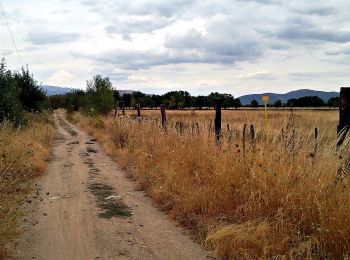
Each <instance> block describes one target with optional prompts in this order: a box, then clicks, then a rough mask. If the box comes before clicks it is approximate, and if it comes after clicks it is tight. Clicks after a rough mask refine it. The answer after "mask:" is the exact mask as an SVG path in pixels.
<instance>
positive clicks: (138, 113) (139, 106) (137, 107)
mask: <svg viewBox="0 0 350 260" xmlns="http://www.w3.org/2000/svg"><path fill="white" fill-rule="evenodd" d="M136 109H137V119H139V120H140V119H141V105H140V103H137V104H136Z"/></svg>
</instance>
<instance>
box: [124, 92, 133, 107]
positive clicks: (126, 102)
mask: <svg viewBox="0 0 350 260" xmlns="http://www.w3.org/2000/svg"><path fill="white" fill-rule="evenodd" d="M122 100H123V104H124V106H125V107H129V108H130V107H131V94H127V93H125V94H124V95H123V97H122Z"/></svg>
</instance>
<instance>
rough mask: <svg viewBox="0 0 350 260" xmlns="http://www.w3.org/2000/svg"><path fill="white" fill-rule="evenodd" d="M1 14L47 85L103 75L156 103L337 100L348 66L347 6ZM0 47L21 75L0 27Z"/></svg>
mask: <svg viewBox="0 0 350 260" xmlns="http://www.w3.org/2000/svg"><path fill="white" fill-rule="evenodd" d="M3 4H4V6H5V9H6V11H7V16H8V18H9V21H10V25H11V28H12V30H13V33H14V36H15V40H16V42H17V45H18V47H19V49H20V50H21V56H22V58H23V60H24V62H25V63H28V64H29V67H30V69H31V70H32V71H33V73H34V76H35V77H36V78H37V80H38V81H39V82H43V84H53V85H65V86H67V85H68V86H84V85H85V84H84V82H85V80H87V79H89V78H91V77H92V76H93V75H94V74H97V73H102V74H104V75H105V76H110V78H111V80H112V81H113V82H114V83H115V84H117V85H118V88H127V89H131V88H134V89H138V90H143V89H146V90H148V91H153V92H157V93H160V92H164V91H167V90H169V89H172V88H176V89H180V88H183V89H184V90H190V91H193V93H196V94H198V93H204V92H207V91H209V90H217V91H225V92H229V93H232V94H234V95H235V96H237V95H240V94H245V93H249V92H252V91H257V90H259V89H263V90H265V91H276V92H284V91H288V90H292V89H296V88H304V87H308V88H314V89H316V88H318V89H323V90H337V89H338V86H339V82H340V81H342V83H343V82H344V77H343V74H337V73H334V71H346V69H347V67H348V65H349V61H348V55H349V54H350V51H349V50H350V48H349V46H350V45H349V44H350V25H349V24H350V23H349V20H350V18H349V15H348V13H349V11H350V2H348V1H346V0H326V1H308V0H280V1H277V0H220V1H214V0H201V1H200V0H172V1H164V0H134V1H130V0H118V1H117V0H99V1H92V0H81V1H68V0H52V1H42V0H32V1H24V0H11V1H10V0H4V3H3ZM2 23H3V21H2ZM0 38H1V41H2V42H1V47H0V54H1V55H2V56H5V57H6V58H7V60H8V63H9V64H10V67H11V68H19V67H20V66H21V64H20V63H19V61H18V58H17V56H16V54H15V52H14V51H13V46H12V41H11V39H10V38H9V35H8V32H7V29H6V27H5V26H1V27H0ZM310 71H315V72H317V73H310ZM318 73H324V75H326V76H323V77H320V76H319V74H318ZM327 75H329V77H327ZM325 78H327V80H326V79H325ZM304 83H305V84H304ZM306 84H308V85H306ZM281 86H283V89H282V87H281Z"/></svg>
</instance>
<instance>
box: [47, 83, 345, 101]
mask: <svg viewBox="0 0 350 260" xmlns="http://www.w3.org/2000/svg"><path fill="white" fill-rule="evenodd" d="M42 87H43V89H44V90H45V91H46V93H47V94H48V95H49V96H53V95H59V94H65V93H69V92H72V91H74V90H77V89H74V88H67V87H58V86H49V85H42ZM118 91H119V93H120V94H121V95H124V94H131V93H132V92H133V90H118ZM262 96H269V102H268V104H273V103H274V102H275V101H276V100H278V99H280V100H281V101H282V102H287V100H288V99H291V98H301V97H305V96H318V97H320V98H322V99H323V100H324V101H325V102H327V101H328V99H330V98H332V97H338V96H339V92H335V91H332V92H327V91H318V90H311V89H299V90H294V91H291V92H288V93H285V94H277V93H263V94H250V95H244V96H241V97H239V99H240V100H241V103H242V104H243V105H249V104H250V103H251V102H252V100H254V99H255V100H256V101H258V102H259V104H263V102H262V100H261V98H262Z"/></svg>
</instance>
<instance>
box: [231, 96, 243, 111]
mask: <svg viewBox="0 0 350 260" xmlns="http://www.w3.org/2000/svg"><path fill="white" fill-rule="evenodd" d="M233 107H234V108H235V109H237V108H239V107H242V103H241V100H240V99H239V98H235V99H234V100H233Z"/></svg>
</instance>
